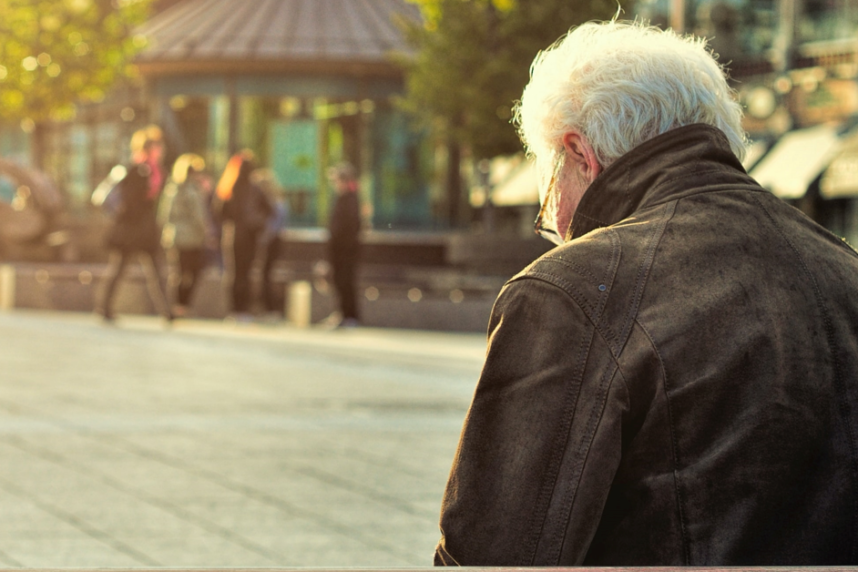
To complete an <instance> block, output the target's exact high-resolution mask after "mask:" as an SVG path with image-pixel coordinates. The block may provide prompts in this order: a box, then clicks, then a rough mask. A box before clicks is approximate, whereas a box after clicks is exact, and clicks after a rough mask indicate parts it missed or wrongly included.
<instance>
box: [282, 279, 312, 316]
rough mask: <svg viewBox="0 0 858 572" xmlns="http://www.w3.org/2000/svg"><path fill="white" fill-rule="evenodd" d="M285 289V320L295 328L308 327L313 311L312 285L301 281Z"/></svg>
mask: <svg viewBox="0 0 858 572" xmlns="http://www.w3.org/2000/svg"><path fill="white" fill-rule="evenodd" d="M286 288H287V291H286V319H287V320H288V321H289V323H290V324H292V325H293V326H295V327H296V328H307V327H309V326H310V321H311V315H312V309H313V285H312V284H310V283H309V282H307V281H305V280H301V281H298V282H293V283H292V284H290V285H289V286H287V287H286Z"/></svg>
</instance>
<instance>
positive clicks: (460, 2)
mask: <svg viewBox="0 0 858 572" xmlns="http://www.w3.org/2000/svg"><path fill="white" fill-rule="evenodd" d="M410 1H411V2H413V3H415V4H418V5H419V6H420V8H421V12H422V14H423V22H405V23H404V24H403V25H404V26H405V30H406V35H407V38H408V41H409V43H410V44H411V45H412V46H413V47H414V48H415V54H414V55H413V56H411V57H403V58H401V59H400V61H401V63H402V65H403V66H404V68H405V73H406V95H405V96H404V97H403V98H402V99H401V101H400V104H401V106H402V107H403V108H404V109H405V110H407V111H409V112H410V113H411V114H412V115H413V117H415V119H416V120H417V122H418V123H419V125H420V126H421V127H423V128H429V129H430V130H432V131H433V132H434V133H435V134H436V136H438V137H439V138H440V139H441V140H442V141H446V143H447V146H448V149H450V157H451V160H450V161H448V164H449V173H448V177H447V194H448V203H449V213H448V215H449V217H450V219H451V221H453V222H455V221H457V220H458V218H459V209H458V205H459V203H460V202H461V188H460V187H459V183H458V179H459V177H458V170H459V165H458V162H457V161H458V157H459V154H460V149H467V150H468V151H469V152H470V154H471V156H472V157H473V158H474V159H477V160H479V159H484V158H491V157H494V156H496V155H502V154H509V153H515V152H517V151H520V150H521V143H520V141H519V139H518V136H517V135H516V132H515V129H514V128H513V126H512V125H511V123H510V119H511V116H512V106H513V104H514V103H515V101H516V100H517V99H518V98H520V97H521V93H522V91H523V90H524V86H525V85H526V84H527V81H528V79H529V70H530V64H531V63H532V61H533V59H534V57H535V56H536V55H537V53H539V51H540V50H542V49H545V48H546V47H548V46H549V45H551V44H552V43H553V42H554V41H556V40H557V39H558V38H560V37H561V36H562V35H563V34H564V33H566V32H567V31H568V30H569V28H571V27H573V26H575V25H578V24H581V23H583V22H586V21H589V20H593V19H609V18H611V17H613V16H614V14H615V13H616V12H617V9H618V4H617V0H410Z"/></svg>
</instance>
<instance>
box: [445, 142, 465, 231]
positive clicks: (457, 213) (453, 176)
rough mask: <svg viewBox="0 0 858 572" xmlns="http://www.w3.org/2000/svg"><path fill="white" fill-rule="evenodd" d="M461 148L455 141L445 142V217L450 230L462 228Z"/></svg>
mask: <svg viewBox="0 0 858 572" xmlns="http://www.w3.org/2000/svg"><path fill="white" fill-rule="evenodd" d="M461 162H462V148H461V146H460V145H459V143H458V142H456V141H448V142H447V216H448V218H449V221H450V227H451V228H459V227H460V226H462V210H463V209H462V174H461V172H460V169H461Z"/></svg>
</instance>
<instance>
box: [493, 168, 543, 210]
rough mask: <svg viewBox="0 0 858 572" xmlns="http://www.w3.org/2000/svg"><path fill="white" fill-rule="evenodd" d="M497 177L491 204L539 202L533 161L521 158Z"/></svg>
mask: <svg viewBox="0 0 858 572" xmlns="http://www.w3.org/2000/svg"><path fill="white" fill-rule="evenodd" d="M493 167H494V165H493ZM493 170H494V169H493ZM498 170H500V169H498ZM493 175H494V173H493ZM493 178H494V177H493ZM498 178H499V179H500V180H499V181H497V182H496V183H495V184H494V189H493V190H492V204H495V205H498V206H517V205H538V204H539V189H538V182H537V176H536V164H535V163H534V161H532V160H527V159H522V160H521V161H520V162H519V163H518V164H517V165H515V166H513V167H512V168H511V169H509V171H507V172H506V173H504V174H503V176H501V177H498Z"/></svg>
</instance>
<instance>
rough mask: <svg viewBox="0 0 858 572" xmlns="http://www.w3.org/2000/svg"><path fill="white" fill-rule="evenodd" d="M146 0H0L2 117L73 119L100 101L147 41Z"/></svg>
mask: <svg viewBox="0 0 858 572" xmlns="http://www.w3.org/2000/svg"><path fill="white" fill-rule="evenodd" d="M150 3H151V0H0V38H2V41H0V119H5V120H23V121H26V122H30V123H31V124H32V122H39V121H44V120H62V119H68V118H70V117H73V115H74V110H75V105H76V104H77V103H86V102H98V101H101V100H102V99H103V98H104V96H105V92H106V91H107V90H108V89H109V88H110V87H111V86H112V85H113V84H114V83H115V82H116V81H117V80H119V79H120V78H124V77H128V76H129V75H131V74H133V69H132V68H131V66H130V60H131V58H132V57H133V56H134V55H135V54H136V53H137V52H138V51H139V50H140V49H141V48H142V47H143V46H145V39H144V38H141V37H135V36H134V34H133V30H134V28H135V27H136V26H138V25H139V24H141V23H142V22H143V21H144V20H145V18H146V17H147V15H148V12H149V6H150Z"/></svg>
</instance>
